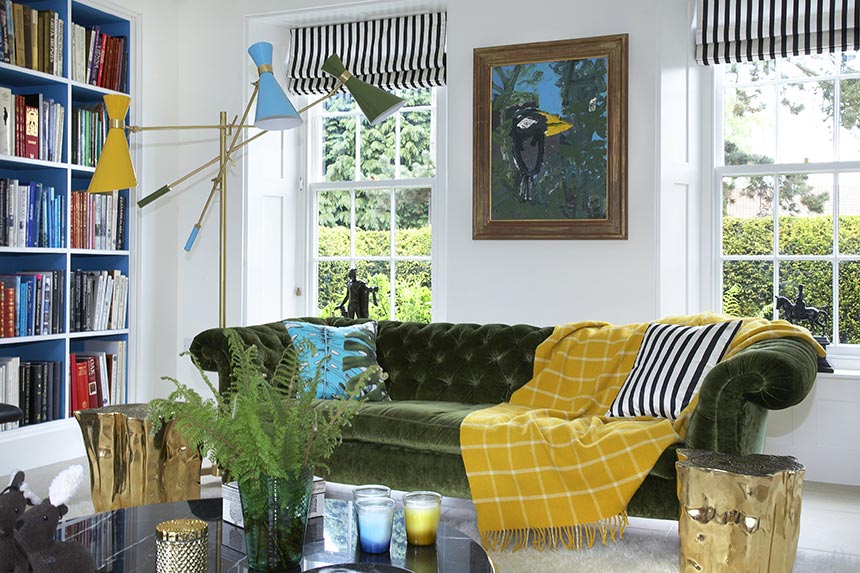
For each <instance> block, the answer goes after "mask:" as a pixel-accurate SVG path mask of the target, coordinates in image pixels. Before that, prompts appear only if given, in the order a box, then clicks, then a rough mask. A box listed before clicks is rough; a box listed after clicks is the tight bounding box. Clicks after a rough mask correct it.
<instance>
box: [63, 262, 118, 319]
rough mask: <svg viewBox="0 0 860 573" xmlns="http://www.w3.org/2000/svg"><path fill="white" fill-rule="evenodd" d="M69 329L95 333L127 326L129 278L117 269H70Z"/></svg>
mask: <svg viewBox="0 0 860 573" xmlns="http://www.w3.org/2000/svg"><path fill="white" fill-rule="evenodd" d="M70 285H71V287H72V293H71V300H72V306H71V309H72V313H71V316H70V317H69V321H70V322H71V329H72V332H97V331H102V330H118V329H123V328H125V327H126V309H127V307H128V277H127V276H125V275H123V274H122V273H121V272H120V271H81V270H76V271H73V272H72V277H71V282H70Z"/></svg>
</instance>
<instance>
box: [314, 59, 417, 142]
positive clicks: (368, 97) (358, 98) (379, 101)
mask: <svg viewBox="0 0 860 573" xmlns="http://www.w3.org/2000/svg"><path fill="white" fill-rule="evenodd" d="M322 70H323V71H324V72H326V73H328V74H331V75H333V76H334V77H336V78H338V79H339V80H340V81H342V82H343V84H344V85H345V86H346V89H347V90H349V93H350V94H352V97H353V99H355V102H356V103H357V104H358V107H360V108H361V111H362V113H364V117H366V118H367V121H369V122H370V125H377V124H379V123H382V122H383V121H385V120H386V119H387V118H388V117H389V116H390V115H392V114H393V113H394V112H396V111H397V110H398V109H400V108H401V107H403V104H404V103H405V102H404V101H403V99H401V98H399V97H397V96H396V95H394V94H390V93H388V92H387V91H385V90H381V89H379V88H378V87H376V86H372V85H370V84H368V83H366V82H363V81H361V80H360V79H358V78H357V77H355V76H353V75H352V74H351V73H349V72H348V71H346V68H345V67H344V65H343V62H341V61H340V58H338V57H337V56H336V55H331V56H329V58H328V59H327V60H326V61H325V63H323V65H322Z"/></svg>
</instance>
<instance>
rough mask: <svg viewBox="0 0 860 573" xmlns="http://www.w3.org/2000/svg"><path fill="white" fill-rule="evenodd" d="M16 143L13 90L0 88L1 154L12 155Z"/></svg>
mask: <svg viewBox="0 0 860 573" xmlns="http://www.w3.org/2000/svg"><path fill="white" fill-rule="evenodd" d="M14 141H15V105H14V100H13V98H12V90H11V89H9V88H7V87H0V154H4V155H12V153H13V151H14Z"/></svg>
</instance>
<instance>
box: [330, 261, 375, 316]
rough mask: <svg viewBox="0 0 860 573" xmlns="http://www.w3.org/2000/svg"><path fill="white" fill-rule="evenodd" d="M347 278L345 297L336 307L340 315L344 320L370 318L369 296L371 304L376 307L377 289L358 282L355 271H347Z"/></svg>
mask: <svg viewBox="0 0 860 573" xmlns="http://www.w3.org/2000/svg"><path fill="white" fill-rule="evenodd" d="M347 278H348V280H347V281H346V295H344V297H343V300H342V301H340V304H339V305H338V308H339V309H340V315H341V316H343V317H345V318H370V295H371V294H373V304H377V305H378V304H379V303H378V302H377V301H376V293H377V291H378V290H379V287H377V286H374V287H372V286H367V283H366V282H364V281H361V280H358V278H357V277H356V271H355V269H349V273H348V274H347ZM347 301H349V305H348V306H347Z"/></svg>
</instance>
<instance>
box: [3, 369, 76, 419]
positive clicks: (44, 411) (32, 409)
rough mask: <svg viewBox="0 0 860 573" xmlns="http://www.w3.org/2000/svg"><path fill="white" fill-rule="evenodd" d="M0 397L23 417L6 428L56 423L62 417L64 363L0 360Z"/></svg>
mask: <svg viewBox="0 0 860 573" xmlns="http://www.w3.org/2000/svg"><path fill="white" fill-rule="evenodd" d="M0 390H2V393H0V396H3V397H4V398H3V401H4V402H6V403H7V404H11V405H13V406H18V407H19V408H21V410H22V411H23V412H24V417H23V418H22V419H21V421H20V422H19V423H18V424H17V426H16V425H15V424H7V425H6V426H8V428H4V429H11V428H13V427H18V426H29V425H32V424H40V423H42V422H50V421H52V420H59V419H60V418H62V417H63V410H64V408H63V363H62V362H56V361H44V362H43V361H24V360H21V359H20V358H19V357H17V356H12V357H5V358H0Z"/></svg>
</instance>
